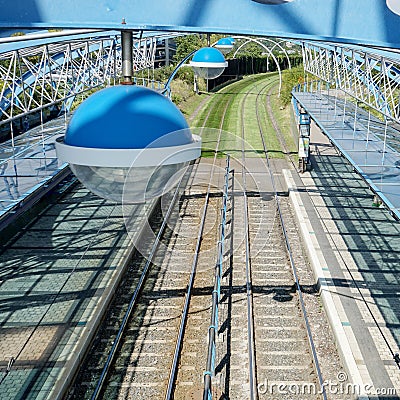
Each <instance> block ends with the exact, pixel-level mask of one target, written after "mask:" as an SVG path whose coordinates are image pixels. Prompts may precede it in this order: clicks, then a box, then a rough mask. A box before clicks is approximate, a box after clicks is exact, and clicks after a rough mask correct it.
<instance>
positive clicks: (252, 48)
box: [236, 42, 265, 58]
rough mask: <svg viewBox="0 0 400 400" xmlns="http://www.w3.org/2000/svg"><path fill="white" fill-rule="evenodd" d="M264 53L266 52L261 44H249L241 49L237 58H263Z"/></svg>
mask: <svg viewBox="0 0 400 400" xmlns="http://www.w3.org/2000/svg"><path fill="white" fill-rule="evenodd" d="M239 45H240V43H239ZM263 51H265V50H264V49H263V48H262V47H261V46H260V45H259V44H257V43H254V42H249V43H248V44H246V45H245V46H243V47H242V48H241V49H240V51H239V52H238V53H237V54H236V58H245V57H255V58H256V57H261V54H262V52H263Z"/></svg>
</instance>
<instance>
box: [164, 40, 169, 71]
mask: <svg viewBox="0 0 400 400" xmlns="http://www.w3.org/2000/svg"><path fill="white" fill-rule="evenodd" d="M165 66H166V67H168V66H169V39H168V38H167V39H165Z"/></svg>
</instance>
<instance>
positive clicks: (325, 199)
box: [285, 125, 400, 400]
mask: <svg viewBox="0 0 400 400" xmlns="http://www.w3.org/2000/svg"><path fill="white" fill-rule="evenodd" d="M311 150H312V155H311V161H312V170H311V172H306V173H304V174H302V175H300V177H299V175H297V174H296V173H294V172H292V171H285V176H286V179H287V181H288V187H289V193H290V198H291V200H292V204H293V209H294V212H295V214H296V216H297V219H298V222H299V227H300V230H301V236H302V239H303V243H304V245H305V248H306V250H307V252H308V256H309V260H310V263H311V264H312V267H313V269H314V275H315V277H316V280H317V282H318V285H319V287H320V295H321V300H322V302H323V304H324V307H325V310H326V313H327V316H328V318H329V321H330V324H331V327H332V330H333V332H334V335H335V340H336V343H337V347H338V349H339V351H340V353H341V359H342V362H343V363H344V365H345V367H346V370H347V377H345V378H346V379H343V383H346V384H347V383H351V382H353V384H354V385H355V387H356V389H357V392H356V394H360V396H359V397H357V396H356V397H355V398H358V399H368V398H369V399H373V400H376V399H382V400H383V399H385V400H389V399H390V400H393V399H398V398H399V396H398V394H399V393H400V375H399V369H398V366H397V365H396V363H395V361H394V359H393V354H392V353H396V352H398V350H399V346H400V308H399V302H398V296H399V289H398V288H399V284H400V281H399V272H400V266H399V263H398V260H399V257H400V241H399V240H398V238H399V235H400V225H399V222H398V221H396V220H395V219H393V218H392V217H391V215H390V214H389V213H388V211H387V210H386V209H385V208H379V207H374V206H373V193H372V192H371V191H370V189H369V187H368V185H367V183H366V182H364V180H363V179H362V178H361V177H360V176H359V175H358V174H357V173H356V172H355V171H354V169H353V168H352V165H351V164H350V163H348V162H347V161H346V160H345V158H344V157H342V156H341V155H340V154H339V153H338V152H337V151H336V150H335V148H334V147H333V146H332V145H331V144H330V142H329V140H328V138H327V137H326V136H324V135H323V134H321V132H320V131H319V129H318V128H317V127H316V126H315V125H314V126H313V128H312V133H311ZM353 279H354V280H353ZM368 308H369V309H370V310H368ZM370 311H371V312H370ZM374 318H375V320H376V322H377V324H376V323H375V321H374ZM385 340H386V341H387V342H386V341H385ZM339 372H340V371H338V372H337V373H338V374H339ZM343 378H344V377H343ZM341 379H342V378H341ZM338 380H339V379H338ZM352 387H353V386H352ZM358 390H359V391H358ZM337 393H338V395H339V394H341V395H345V394H346V393H344V392H343V393H340V392H337ZM340 398H342V397H340ZM345 398H353V397H345Z"/></svg>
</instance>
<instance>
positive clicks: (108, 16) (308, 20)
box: [0, 0, 400, 48]
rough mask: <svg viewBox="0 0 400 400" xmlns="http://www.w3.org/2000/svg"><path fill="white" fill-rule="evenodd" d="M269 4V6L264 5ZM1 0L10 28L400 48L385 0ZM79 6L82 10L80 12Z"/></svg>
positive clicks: (1, 22)
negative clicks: (191, 34)
mask: <svg viewBox="0 0 400 400" xmlns="http://www.w3.org/2000/svg"><path fill="white" fill-rule="evenodd" d="M263 3H264V4H263ZM265 3H266V2H265V1H262V2H260V1H252V0H236V1H235V2H232V3H231V4H229V3H227V2H226V0H204V1H198V0H153V1H151V2H143V1H141V0H119V1H109V0H105V1H103V2H100V3H99V2H98V1H96V0H87V1H84V2H82V1H81V0H70V1H68V2H63V3H62V4H61V3H59V2H55V1H54V0H35V1H33V0H32V1H29V2H28V1H26V0H15V1H13V3H12V7H10V3H9V1H8V0H0V8H1V10H2V13H1V16H0V26H1V27H4V28H9V27H13V28H16V27H21V28H31V27H33V28H35V27H40V28H54V27H63V28H75V27H81V28H95V29H96V28H100V29H117V30H119V29H121V25H122V22H123V23H124V25H123V28H124V29H143V30H169V31H171V30H173V31H184V32H211V33H227V32H232V33H237V34H247V35H261V36H275V37H284V38H303V39H313V40H324V41H325V40H328V41H336V42H344V43H354V44H360V43H362V44H367V45H374V46H382V47H394V48H400V35H399V26H400V16H399V15H398V14H397V13H396V12H393V11H392V10H393V7H392V8H389V5H388V3H386V2H385V1H384V0H351V1H349V0H348V1H340V0H324V1H321V0H293V1H292V2H288V3H282V4H276V3H275V4H271V3H270V4H268V3H266V4H265ZM77 10H79V12H77Z"/></svg>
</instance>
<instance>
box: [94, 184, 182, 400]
mask: <svg viewBox="0 0 400 400" xmlns="http://www.w3.org/2000/svg"><path fill="white" fill-rule="evenodd" d="M182 179H183V177H182V178H181V179H180V181H179V182H178V185H177V187H176V189H175V192H174V196H173V198H172V200H171V202H170V205H169V207H168V210H167V212H166V214H165V217H164V220H163V222H162V224H161V227H160V230H159V231H158V234H157V236H156V238H155V240H154V243H153V246H152V248H151V251H150V254H149V257H148V258H147V262H146V264H145V266H144V268H143V271H142V274H141V275H140V279H139V282H138V284H137V286H136V289H135V291H134V293H133V295H132V297H131V299H130V301H129V304H128V308H127V310H126V312H125V314H124V318H123V320H122V322H121V325H120V327H119V329H118V332H117V335H116V337H115V339H114V341H113V345H112V347H111V349H110V351H109V353H108V356H107V360H106V362H105V364H104V367H103V370H102V372H101V375H100V378H99V380H98V381H97V385H96V388H95V390H94V392H93V394H92V397H91V400H96V399H98V398H99V395H100V394H101V391H102V389H103V387H104V383H105V381H106V378H107V375H108V372H109V370H110V367H111V365H112V363H113V361H114V358H115V356H116V354H117V352H118V350H119V346H120V343H121V339H122V336H123V334H124V332H125V330H126V327H127V324H128V322H129V320H130V317H131V315H132V312H133V310H134V307H135V305H136V303H137V300H138V298H139V295H140V293H141V291H142V289H143V286H144V283H145V282H146V278H147V274H148V272H149V269H150V266H151V263H152V261H153V258H154V255H155V253H156V251H157V249H158V245H159V243H160V240H161V236H162V235H163V233H164V231H165V228H166V226H167V223H168V220H169V217H170V215H171V212H172V210H173V208H174V206H175V202H176V199H177V197H178V194H179V189H180V185H181V183H182Z"/></svg>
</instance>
